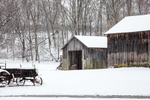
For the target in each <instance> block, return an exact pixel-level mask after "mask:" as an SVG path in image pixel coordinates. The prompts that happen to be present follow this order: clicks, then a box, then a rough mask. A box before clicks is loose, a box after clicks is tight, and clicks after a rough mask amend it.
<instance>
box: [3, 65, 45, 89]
mask: <svg viewBox="0 0 150 100" xmlns="http://www.w3.org/2000/svg"><path fill="white" fill-rule="evenodd" d="M28 80H29V81H31V82H32V83H33V85H42V84H43V80H42V78H41V77H40V76H39V75H38V72H37V70H36V69H22V68H11V69H8V68H5V69H0V83H1V84H2V85H5V86H6V85H9V83H10V82H16V84H17V85H18V86H23V85H24V84H25V82H26V81H28Z"/></svg>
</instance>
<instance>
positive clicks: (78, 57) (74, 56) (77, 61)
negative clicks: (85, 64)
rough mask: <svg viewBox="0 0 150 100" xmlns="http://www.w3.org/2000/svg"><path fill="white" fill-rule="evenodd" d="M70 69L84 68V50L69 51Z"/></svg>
mask: <svg viewBox="0 0 150 100" xmlns="http://www.w3.org/2000/svg"><path fill="white" fill-rule="evenodd" d="M68 54H69V70H80V69H82V50H80V51H69V52H68Z"/></svg>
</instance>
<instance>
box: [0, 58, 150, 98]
mask: <svg viewBox="0 0 150 100" xmlns="http://www.w3.org/2000/svg"><path fill="white" fill-rule="evenodd" d="M4 61H6V62H7V68H19V67H20V64H21V65H22V68H33V67H32V62H30V63H26V62H21V61H12V60H0V62H4ZM58 65H59V63H58V62H42V63H35V66H36V68H37V69H38V70H39V74H40V76H41V77H42V78H43V85H42V86H33V84H32V83H31V82H27V83H26V84H25V86H16V83H11V84H10V86H9V87H0V96H1V97H0V100H8V99H11V100H20V98H21V100H28V99H29V98H28V97H24V98H22V97H2V96H13V95H15V96H20V95H93V96H112V95H122V96H128V95H129V96H150V68H142V67H140V68H135V67H134V68H109V69H99V70H76V71H75V70H72V71H60V70H57V71H56V67H57V66H58ZM16 98H17V99H16ZM31 98H32V100H98V99H102V98H84V99H83V98H67V97H64V98H36V97H31ZM104 100H120V99H118V98H114V99H108V98H105V99H104ZM121 100H126V99H121ZM132 100H136V99H132ZM144 100H145V99H144Z"/></svg>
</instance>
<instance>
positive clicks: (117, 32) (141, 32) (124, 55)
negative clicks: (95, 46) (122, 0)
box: [105, 15, 150, 67]
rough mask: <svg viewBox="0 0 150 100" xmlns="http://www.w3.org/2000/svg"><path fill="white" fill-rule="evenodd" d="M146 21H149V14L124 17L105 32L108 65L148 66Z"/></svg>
mask: <svg viewBox="0 0 150 100" xmlns="http://www.w3.org/2000/svg"><path fill="white" fill-rule="evenodd" d="M133 19H134V20H133ZM135 20H138V21H135ZM147 21H150V15H140V16H132V17H126V18H124V19H123V20H122V21H120V22H119V23H118V24H116V25H115V26H114V27H112V28H111V29H110V30H108V31H107V32H106V33H105V34H107V39H108V59H107V61H108V67H109V66H116V67H130V66H132V67H133V66H136V67H138V66H143V67H150V27H149V26H147V25H148V24H149V23H148V24H147ZM143 22H144V23H143ZM127 23H128V24H129V26H130V27H129V26H128V24H127ZM144 24H145V25H144ZM132 25H133V26H132ZM126 26H127V27H126ZM140 26H141V27H140Z"/></svg>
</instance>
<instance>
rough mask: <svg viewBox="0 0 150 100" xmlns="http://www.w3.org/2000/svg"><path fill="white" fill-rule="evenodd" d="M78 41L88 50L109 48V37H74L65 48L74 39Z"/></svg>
mask: <svg viewBox="0 0 150 100" xmlns="http://www.w3.org/2000/svg"><path fill="white" fill-rule="evenodd" d="M73 38H76V39H78V40H79V41H80V42H81V43H83V44H84V45H85V46H86V47H87V48H107V37H105V36H78V35H75V36H74V37H72V38H71V39H70V40H69V41H68V42H67V43H66V44H65V45H64V46H63V48H64V47H65V46H66V45H67V44H68V43H69V42H70V41H71V40H72V39H73Z"/></svg>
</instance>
